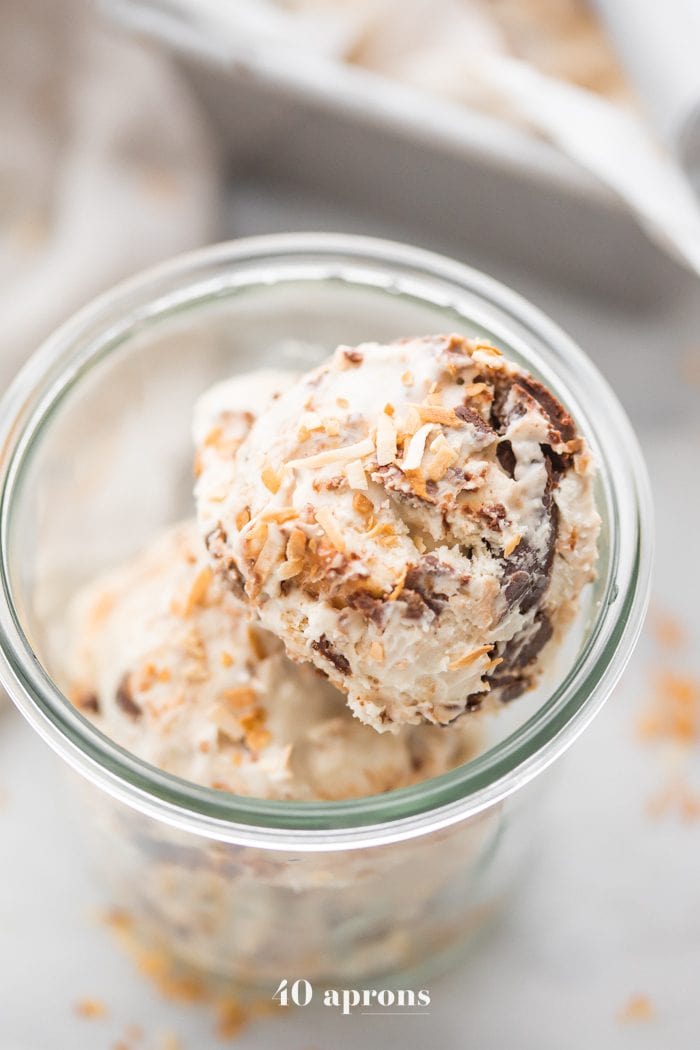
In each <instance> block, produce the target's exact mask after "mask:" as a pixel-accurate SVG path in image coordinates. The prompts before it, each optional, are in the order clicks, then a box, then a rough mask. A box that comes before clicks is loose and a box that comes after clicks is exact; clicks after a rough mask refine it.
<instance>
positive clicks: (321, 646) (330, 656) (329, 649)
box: [311, 634, 352, 674]
mask: <svg viewBox="0 0 700 1050" xmlns="http://www.w3.org/2000/svg"><path fill="white" fill-rule="evenodd" d="M311 648H312V649H315V650H316V652H317V653H320V654H321V656H323V657H325V659H326V660H328V662H329V663H331V664H333V666H334V667H335V668H336V670H338V671H340V673H341V674H351V673H352V670H351V668H350V663H349V661H348V659H347V657H345V656H343V654H342V653H339V652H337V650H335V649H334V648H333V646H332V645H331V643H330V641H329V639H328V637H327V636H326V635H325V634H322V635H321V637H320V638H319V639H318V641H315V642H312V643H311Z"/></svg>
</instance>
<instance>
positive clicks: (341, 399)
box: [335, 397, 350, 409]
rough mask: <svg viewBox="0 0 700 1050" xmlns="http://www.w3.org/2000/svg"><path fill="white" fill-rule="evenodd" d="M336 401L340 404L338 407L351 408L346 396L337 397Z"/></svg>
mask: <svg viewBox="0 0 700 1050" xmlns="http://www.w3.org/2000/svg"><path fill="white" fill-rule="evenodd" d="M335 403H336V405H337V406H338V408H342V409H346V408H350V402H349V401H348V399H347V398H346V397H337V398H336V399H335Z"/></svg>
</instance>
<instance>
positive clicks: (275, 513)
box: [259, 507, 299, 525]
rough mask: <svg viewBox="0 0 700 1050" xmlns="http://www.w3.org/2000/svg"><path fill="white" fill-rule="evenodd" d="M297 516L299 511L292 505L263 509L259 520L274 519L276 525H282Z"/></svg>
mask: <svg viewBox="0 0 700 1050" xmlns="http://www.w3.org/2000/svg"><path fill="white" fill-rule="evenodd" d="M298 517H299V512H298V511H297V510H296V509H295V508H294V507H279V508H278V509H276V510H275V509H272V510H265V511H263V513H262V514H261V515H260V518H259V520H260V521H275V522H277V524H278V525H284V524H285V522H287V521H293V520H294V518H298Z"/></svg>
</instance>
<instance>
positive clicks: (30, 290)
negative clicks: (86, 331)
mask: <svg viewBox="0 0 700 1050" xmlns="http://www.w3.org/2000/svg"><path fill="white" fill-rule="evenodd" d="M0 70H1V71H2V72H1V74H0V75H1V78H2V81H1V85H0V86H1V90H0V387H2V388H3V389H4V387H5V385H6V383H7V381H8V380H9V379H10V377H11V375H12V374H13V373H14V372H15V371H16V369H17V367H18V365H19V364H20V363H21V362H22V360H23V359H24V358H25V357H26V356H27V355H28V354H29V353H31V352H32V351H33V350H34V349H35V348H36V347H37V345H38V344H39V343H40V341H41V340H42V339H43V338H44V337H45V336H46V335H47V334H48V333H49V332H50V331H51V330H52V329H53V328H54V327H55V326H56V325H57V324H59V323H60V322H61V321H62V320H64V319H65V318H66V317H67V316H68V315H69V314H70V313H71V312H73V311H74V310H75V309H76V308H78V307H79V306H81V305H82V304H84V303H85V302H87V301H88V300H89V299H90V298H91V297H92V296H94V295H95V294H96V293H98V292H100V291H102V290H104V289H105V288H107V287H108V286H109V285H111V284H113V283H114V282H115V281H117V280H119V279H121V278H122V277H125V276H128V275H130V274H131V273H133V272H134V271H135V270H138V269H140V268H142V267H144V266H147V265H149V264H150V263H153V262H156V261H157V260H159V259H162V258H165V257H167V256H169V255H172V254H173V253H175V252H178V251H181V250H184V249H187V248H189V247H194V246H196V245H198V244H200V243H202V242H204V241H206V240H207V239H209V238H210V236H211V235H212V233H213V232H214V224H215V217H216V205H217V200H218V180H217V165H216V163H215V157H214V151H213V147H212V136H211V135H210V133H209V130H208V128H207V127H206V124H205V122H204V119H203V117H202V114H201V113H200V111H199V109H198V107H197V105H196V104H195V101H194V99H193V98H192V97H191V96H190V93H189V91H188V89H187V88H186V86H185V85H184V84H183V83H182V82H181V80H180V79H179V77H178V76H177V74H176V73H175V71H174V69H173V68H172V67H171V65H170V63H169V62H168V61H167V60H166V59H165V58H163V57H162V56H161V55H159V54H158V53H156V52H155V51H153V50H151V49H148V48H146V47H145V46H142V45H141V44H139V43H137V42H135V41H133V40H127V39H126V38H124V37H122V36H121V35H120V34H119V32H118V31H117V30H115V29H114V27H113V26H109V25H108V24H107V25H103V24H102V22H101V20H100V19H99V17H98V15H97V14H96V13H95V12H94V11H93V9H92V7H91V6H89V5H88V4H87V3H84V2H82V0H62V2H61V3H60V4H56V3H52V0H5V2H4V3H3V5H2V32H1V33H0Z"/></svg>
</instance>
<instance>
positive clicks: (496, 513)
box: [478, 503, 506, 532]
mask: <svg viewBox="0 0 700 1050" xmlns="http://www.w3.org/2000/svg"><path fill="white" fill-rule="evenodd" d="M478 514H479V517H480V518H481V519H482V521H484V522H485V523H486V526H487V528H489V529H491V530H492V531H493V532H500V531H501V522H502V521H504V520H505V518H506V508H505V507H504V506H503V504H502V503H489V504H486V505H484V506H481V507H479V509H478Z"/></svg>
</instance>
